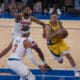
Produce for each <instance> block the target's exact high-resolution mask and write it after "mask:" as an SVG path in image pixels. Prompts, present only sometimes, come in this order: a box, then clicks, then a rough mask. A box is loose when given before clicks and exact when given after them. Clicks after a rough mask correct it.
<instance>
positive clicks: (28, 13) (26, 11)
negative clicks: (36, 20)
mask: <svg viewBox="0 0 80 80" xmlns="http://www.w3.org/2000/svg"><path fill="white" fill-rule="evenodd" d="M22 11H23V14H25V15H27V16H30V15H31V13H32V11H31V8H30V7H29V6H23V8H22Z"/></svg>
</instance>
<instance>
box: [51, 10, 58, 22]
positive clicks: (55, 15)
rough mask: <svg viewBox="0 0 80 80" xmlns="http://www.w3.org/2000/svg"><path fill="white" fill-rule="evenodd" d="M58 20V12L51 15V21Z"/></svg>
mask: <svg viewBox="0 0 80 80" xmlns="http://www.w3.org/2000/svg"><path fill="white" fill-rule="evenodd" d="M57 18H58V14H57V11H56V10H55V11H53V12H52V13H51V14H50V19H51V20H52V21H54V20H57Z"/></svg>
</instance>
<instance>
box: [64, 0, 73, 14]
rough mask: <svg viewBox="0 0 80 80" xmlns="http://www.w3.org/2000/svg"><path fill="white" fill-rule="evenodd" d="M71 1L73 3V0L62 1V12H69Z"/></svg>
mask: <svg viewBox="0 0 80 80" xmlns="http://www.w3.org/2000/svg"><path fill="white" fill-rule="evenodd" d="M72 3H73V0H65V1H64V4H65V5H64V12H65V13H66V12H70V10H71V8H72V6H73V5H72Z"/></svg>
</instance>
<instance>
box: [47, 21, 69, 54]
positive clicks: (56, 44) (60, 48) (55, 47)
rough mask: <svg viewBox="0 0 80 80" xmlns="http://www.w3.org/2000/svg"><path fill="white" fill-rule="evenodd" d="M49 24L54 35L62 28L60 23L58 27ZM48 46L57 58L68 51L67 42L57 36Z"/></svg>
mask: <svg viewBox="0 0 80 80" xmlns="http://www.w3.org/2000/svg"><path fill="white" fill-rule="evenodd" d="M49 24H50V27H51V32H52V34H53V33H54V31H56V30H58V29H59V28H60V26H59V23H58V21H57V25H56V26H53V25H52V24H51V23H50V22H49ZM47 46H48V49H49V50H50V52H51V53H53V54H54V55H56V56H60V55H61V54H62V53H63V52H64V51H66V50H68V46H67V45H66V43H65V41H64V40H63V39H61V38H58V37H57V36H56V37H55V38H52V39H51V40H49V42H48V44H47Z"/></svg>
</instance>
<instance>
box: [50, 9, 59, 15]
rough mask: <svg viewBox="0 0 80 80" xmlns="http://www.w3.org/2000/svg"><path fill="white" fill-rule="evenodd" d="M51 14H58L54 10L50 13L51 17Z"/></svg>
mask: <svg viewBox="0 0 80 80" xmlns="http://www.w3.org/2000/svg"><path fill="white" fill-rule="evenodd" d="M53 14H56V15H58V13H57V11H56V10H54V11H52V13H51V14H50V15H53Z"/></svg>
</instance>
